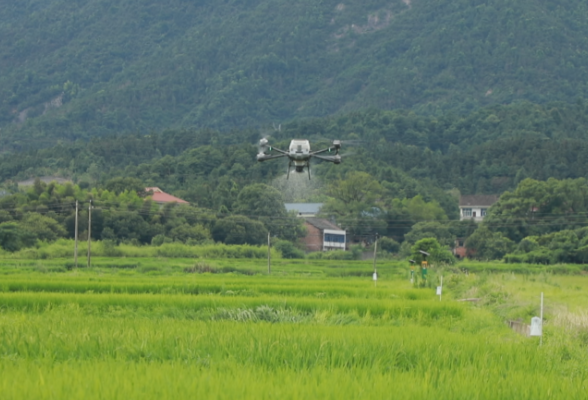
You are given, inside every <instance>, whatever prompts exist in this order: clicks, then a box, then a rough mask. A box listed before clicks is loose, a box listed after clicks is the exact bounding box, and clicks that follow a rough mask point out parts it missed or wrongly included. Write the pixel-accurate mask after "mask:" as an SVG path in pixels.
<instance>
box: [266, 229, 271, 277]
mask: <svg viewBox="0 0 588 400" xmlns="http://www.w3.org/2000/svg"><path fill="white" fill-rule="evenodd" d="M270 245H271V241H270V232H269V231H268V232H267V274H268V275H271V273H272V263H271V261H272V256H271V247H270Z"/></svg>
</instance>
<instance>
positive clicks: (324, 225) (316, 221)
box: [305, 218, 343, 231]
mask: <svg viewBox="0 0 588 400" xmlns="http://www.w3.org/2000/svg"><path fill="white" fill-rule="evenodd" d="M305 221H306V223H307V224H310V225H312V226H314V227H315V228H317V229H321V230H324V229H332V230H335V231H342V230H343V229H341V228H340V227H338V226H337V225H335V224H333V223H332V222H329V221H328V220H326V219H323V218H306V220H305Z"/></svg>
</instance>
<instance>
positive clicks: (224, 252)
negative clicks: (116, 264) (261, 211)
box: [2, 239, 281, 260]
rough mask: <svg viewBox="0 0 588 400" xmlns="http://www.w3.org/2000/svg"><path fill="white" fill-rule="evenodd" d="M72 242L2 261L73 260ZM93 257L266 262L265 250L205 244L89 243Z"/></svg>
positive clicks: (275, 253) (81, 252) (81, 251)
mask: <svg viewBox="0 0 588 400" xmlns="http://www.w3.org/2000/svg"><path fill="white" fill-rule="evenodd" d="M73 253H74V241H73V240H68V239H59V240H57V241H55V242H53V243H45V242H39V243H38V247H36V248H27V249H23V250H20V251H17V252H14V253H3V254H2V257H3V258H9V259H32V260H46V259H54V258H69V257H73ZM91 254H92V256H93V257H167V258H234V259H237V258H267V247H265V246H250V245H233V246H230V245H225V244H206V245H195V246H190V245H188V244H184V243H178V242H173V243H163V244H161V245H160V246H133V245H130V244H120V245H118V246H116V245H115V243H114V242H113V241H110V240H103V241H97V242H92V244H91ZM86 255H87V245H86V242H81V243H79V245H78V256H79V257H86ZM271 255H272V258H273V259H280V258H281V254H280V252H279V250H278V249H272V254H271Z"/></svg>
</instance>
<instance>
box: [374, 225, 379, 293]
mask: <svg viewBox="0 0 588 400" xmlns="http://www.w3.org/2000/svg"><path fill="white" fill-rule="evenodd" d="M377 254H378V234H377V233H376V241H375V242H374V286H376V285H377V284H378V271H377V270H376V258H377Z"/></svg>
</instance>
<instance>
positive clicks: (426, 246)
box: [410, 238, 455, 264]
mask: <svg viewBox="0 0 588 400" xmlns="http://www.w3.org/2000/svg"><path fill="white" fill-rule="evenodd" d="M420 251H425V252H427V253H429V254H430V256H427V257H426V260H427V261H429V262H430V263H445V264H454V263H455V257H454V256H453V254H451V252H450V251H449V250H448V249H447V248H444V247H442V246H441V245H440V244H439V242H438V241H437V239H435V238H425V239H421V240H419V241H417V242H416V243H415V244H414V246H412V247H411V248H410V258H411V259H412V260H415V261H416V262H417V263H418V264H420V263H421V262H422V261H424V260H425V256H424V255H423V254H422V253H421V252H420Z"/></svg>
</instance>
